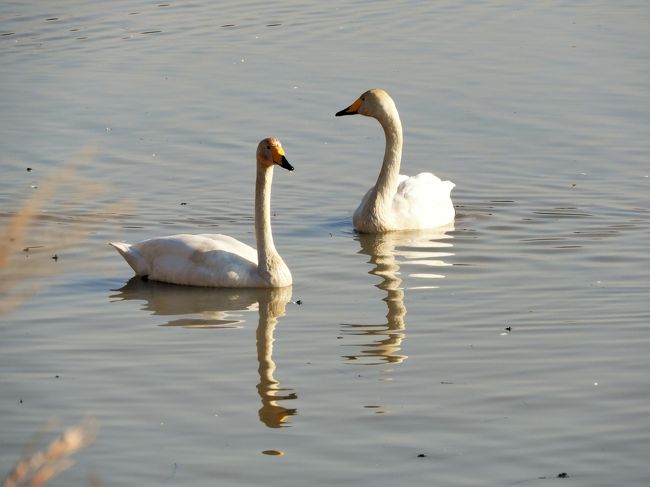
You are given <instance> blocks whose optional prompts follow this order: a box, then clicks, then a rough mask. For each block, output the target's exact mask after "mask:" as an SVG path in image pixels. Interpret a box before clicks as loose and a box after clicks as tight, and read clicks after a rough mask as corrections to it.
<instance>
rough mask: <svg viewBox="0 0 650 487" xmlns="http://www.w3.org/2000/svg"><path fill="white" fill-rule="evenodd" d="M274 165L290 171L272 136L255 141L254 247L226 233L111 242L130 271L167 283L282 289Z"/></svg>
mask: <svg viewBox="0 0 650 487" xmlns="http://www.w3.org/2000/svg"><path fill="white" fill-rule="evenodd" d="M274 164H278V165H281V166H282V167H284V168H286V169H289V170H293V167H291V165H290V164H289V163H288V161H287V160H286V158H285V157H284V151H283V150H282V146H281V145H280V142H279V141H278V140H277V139H274V138H268V139H264V140H263V141H262V142H260V144H259V146H258V149H257V181H256V185H255V237H256V240H257V250H255V249H254V248H252V247H251V246H249V245H246V244H245V243H243V242H240V241H239V240H236V239H234V238H232V237H229V236H227V235H220V234H202V235H188V234H182V235H172V236H169V237H160V238H152V239H149V240H144V241H142V242H139V243H136V244H127V243H122V242H111V243H110V245H112V246H113V247H115V248H116V249H117V250H118V252H119V253H120V254H121V255H122V257H124V259H125V260H126V261H127V262H128V264H129V265H130V266H131V267H132V268H133V270H134V271H135V273H136V275H138V276H143V277H145V276H146V277H148V278H149V279H152V280H155V281H163V282H169V283H172V284H185V285H191V286H207V287H248V288H251V287H284V286H289V285H290V284H291V283H292V278H291V272H290V271H289V268H288V267H287V265H286V264H285V263H284V261H283V260H282V257H280V255H279V254H278V252H277V251H276V249H275V245H274V243H273V235H272V233H271V215H270V213H271V209H270V207H271V182H272V179H273V166H274Z"/></svg>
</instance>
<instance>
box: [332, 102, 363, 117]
mask: <svg viewBox="0 0 650 487" xmlns="http://www.w3.org/2000/svg"><path fill="white" fill-rule="evenodd" d="M362 102H363V100H362V99H361V98H358V99H357V101H355V102H354V103H353V104H352V105H350V106H349V107H347V108H344V109H343V110H341V111H340V112H336V116H337V117H342V116H343V115H356V114H357V113H359V111H358V110H359V107H360V106H361V103H362Z"/></svg>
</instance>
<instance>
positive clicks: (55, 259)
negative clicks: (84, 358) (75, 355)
mask: <svg viewBox="0 0 650 487" xmlns="http://www.w3.org/2000/svg"><path fill="white" fill-rule="evenodd" d="M52 260H53V261H54V262H57V261H58V260H59V256H58V255H56V254H54V255H53V256H52ZM57 377H58V376H57Z"/></svg>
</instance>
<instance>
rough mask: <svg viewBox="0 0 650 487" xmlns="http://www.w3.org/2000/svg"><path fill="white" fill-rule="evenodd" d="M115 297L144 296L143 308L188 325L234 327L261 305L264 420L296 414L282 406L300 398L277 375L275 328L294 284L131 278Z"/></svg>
mask: <svg viewBox="0 0 650 487" xmlns="http://www.w3.org/2000/svg"><path fill="white" fill-rule="evenodd" d="M116 291H119V293H118V294H114V295H112V296H111V300H114V301H122V300H142V301H145V305H144V306H143V309H145V310H147V311H150V312H151V313H152V314H153V315H157V316H167V317H179V316H182V315H198V317H187V316H184V317H182V318H180V317H179V318H176V319H171V320H170V321H167V323H164V324H162V325H161V326H182V327H184V328H194V329H196V328H201V329H206V328H234V327H241V326H242V325H243V323H244V322H245V319H244V316H245V312H248V311H254V310H255V309H257V310H258V313H259V321H258V325H257V330H256V333H255V335H256V342H257V361H258V372H259V376H260V382H259V383H258V384H257V391H258V393H259V396H260V400H261V402H262V407H261V408H260V410H259V417H260V421H262V422H263V423H264V424H265V425H266V426H268V427H269V428H282V427H286V426H288V424H287V423H286V421H287V419H288V418H289V416H293V415H295V414H296V413H297V409H295V408H286V407H284V406H282V405H280V402H281V401H286V400H292V399H296V398H297V397H298V396H297V395H296V393H295V392H293V390H292V389H287V388H283V387H281V386H280V382H279V381H277V380H276V379H275V378H274V373H275V369H276V365H275V362H274V361H273V342H274V338H273V332H274V331H275V326H276V325H277V323H278V318H279V317H281V316H284V315H285V307H286V305H287V303H289V302H290V301H291V286H287V287H283V288H273V289H225V288H202V287H191V286H176V285H173V284H165V283H162V282H156V281H144V280H142V279H140V278H138V277H134V278H132V279H131V280H130V281H129V282H128V283H127V284H126V285H125V286H124V287H122V288H120V289H117V290H116Z"/></svg>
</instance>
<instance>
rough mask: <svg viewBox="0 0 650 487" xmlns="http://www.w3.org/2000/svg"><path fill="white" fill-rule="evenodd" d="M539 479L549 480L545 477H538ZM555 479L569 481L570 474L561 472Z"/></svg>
mask: <svg viewBox="0 0 650 487" xmlns="http://www.w3.org/2000/svg"><path fill="white" fill-rule="evenodd" d="M537 478H538V479H539V480H546V479H548V477H546V476H544V477H537ZM555 478H556V479H568V478H569V474H568V473H566V472H560V473H559V474H557V475H556V476H555Z"/></svg>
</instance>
